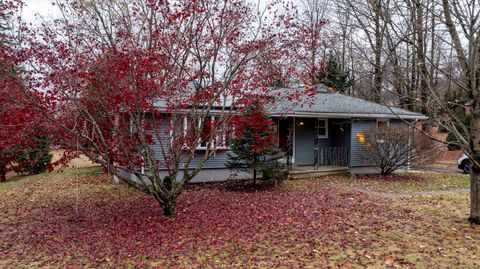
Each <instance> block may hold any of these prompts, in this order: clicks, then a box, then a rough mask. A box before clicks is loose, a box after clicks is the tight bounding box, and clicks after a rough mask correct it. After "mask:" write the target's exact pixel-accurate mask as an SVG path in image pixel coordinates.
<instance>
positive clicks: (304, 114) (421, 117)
mask: <svg viewBox="0 0 480 269" xmlns="http://www.w3.org/2000/svg"><path fill="white" fill-rule="evenodd" d="M269 115H270V116H271V117H304V118H329V117H333V118H344V119H348V118H369V119H370V118H371V119H377V118H388V119H404V120H427V119H428V117H427V116H424V115H401V114H381V113H372V114H360V113H328V112H318V113H317V112H296V113H270V114H269Z"/></svg>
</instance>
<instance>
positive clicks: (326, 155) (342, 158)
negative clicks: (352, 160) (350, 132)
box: [314, 147, 350, 168]
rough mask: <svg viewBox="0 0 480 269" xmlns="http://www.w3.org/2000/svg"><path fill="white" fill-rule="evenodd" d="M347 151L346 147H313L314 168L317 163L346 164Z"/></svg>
mask: <svg viewBox="0 0 480 269" xmlns="http://www.w3.org/2000/svg"><path fill="white" fill-rule="evenodd" d="M349 151H350V149H349V148H348V147H321V148H315V149H314V152H315V154H314V156H315V160H314V163H315V168H317V167H318V166H319V165H335V166H348V164H349V163H348V159H349Z"/></svg>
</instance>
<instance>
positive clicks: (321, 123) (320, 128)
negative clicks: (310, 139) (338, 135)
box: [316, 119, 328, 138]
mask: <svg viewBox="0 0 480 269" xmlns="http://www.w3.org/2000/svg"><path fill="white" fill-rule="evenodd" d="M316 127H317V128H316V129H317V135H318V138H328V121H327V119H318V121H317V126H316Z"/></svg>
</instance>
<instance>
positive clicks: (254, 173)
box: [253, 169, 257, 185]
mask: <svg viewBox="0 0 480 269" xmlns="http://www.w3.org/2000/svg"><path fill="white" fill-rule="evenodd" d="M253 185H257V169H253Z"/></svg>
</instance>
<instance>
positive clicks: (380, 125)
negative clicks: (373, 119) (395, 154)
mask: <svg viewBox="0 0 480 269" xmlns="http://www.w3.org/2000/svg"><path fill="white" fill-rule="evenodd" d="M389 125H390V122H389V121H388V119H377V128H378V129H381V128H387V127H388V126H389Z"/></svg>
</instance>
